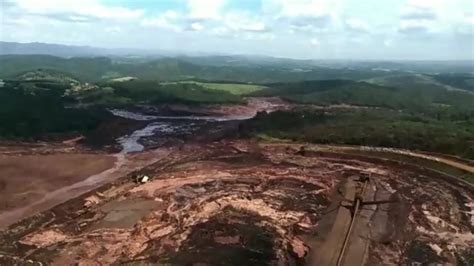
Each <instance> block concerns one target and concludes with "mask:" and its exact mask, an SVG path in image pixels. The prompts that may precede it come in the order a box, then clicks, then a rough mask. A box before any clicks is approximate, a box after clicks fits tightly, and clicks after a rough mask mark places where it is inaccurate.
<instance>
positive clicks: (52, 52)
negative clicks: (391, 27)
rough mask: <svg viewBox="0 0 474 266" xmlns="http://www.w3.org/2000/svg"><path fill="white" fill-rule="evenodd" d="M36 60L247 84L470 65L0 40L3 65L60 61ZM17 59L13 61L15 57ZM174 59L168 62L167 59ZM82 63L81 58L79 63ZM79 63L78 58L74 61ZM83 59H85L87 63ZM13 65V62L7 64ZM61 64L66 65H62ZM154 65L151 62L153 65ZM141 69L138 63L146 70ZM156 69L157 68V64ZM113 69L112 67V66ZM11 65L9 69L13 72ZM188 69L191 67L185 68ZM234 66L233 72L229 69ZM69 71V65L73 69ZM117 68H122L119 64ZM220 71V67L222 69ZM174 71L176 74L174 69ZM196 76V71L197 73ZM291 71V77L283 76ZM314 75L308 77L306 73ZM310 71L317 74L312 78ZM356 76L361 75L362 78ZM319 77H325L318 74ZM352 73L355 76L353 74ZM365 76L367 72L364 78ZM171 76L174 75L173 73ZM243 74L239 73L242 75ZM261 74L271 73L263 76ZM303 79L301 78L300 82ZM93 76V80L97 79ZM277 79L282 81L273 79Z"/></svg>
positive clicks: (460, 69)
mask: <svg viewBox="0 0 474 266" xmlns="http://www.w3.org/2000/svg"><path fill="white" fill-rule="evenodd" d="M39 55H41V56H55V57H60V58H63V59H73V58H74V57H83V58H84V57H88V58H93V57H109V58H112V59H113V60H112V61H113V62H114V63H120V64H123V63H133V64H136V63H144V64H145V65H146V69H142V70H143V71H145V72H149V71H150V70H151V69H152V68H155V67H156V66H153V63H152V62H151V61H154V60H158V59H166V60H165V63H166V65H169V64H170V62H173V63H171V65H175V64H176V63H177V62H180V65H179V66H180V67H182V66H183V64H184V65H186V64H191V65H193V66H192V67H191V68H194V67H195V66H196V65H197V66H201V67H202V66H205V67H207V70H208V71H206V72H207V73H208V74H210V75H209V76H213V77H214V76H215V75H214V74H213V72H212V71H214V72H227V74H225V75H217V77H214V78H222V79H224V80H229V79H231V78H235V77H237V78H238V79H237V80H245V81H249V80H248V79H246V78H239V73H238V72H239V70H240V71H241V70H242V69H246V70H247V71H245V72H249V74H254V73H255V72H258V73H259V74H260V76H261V77H260V78H258V79H256V80H255V79H250V80H251V81H268V80H272V81H275V79H274V77H272V76H274V75H275V73H277V72H278V73H279V74H278V75H280V73H283V74H284V76H287V75H290V76H294V77H298V78H296V80H306V79H308V78H312V79H321V78H350V79H354V78H367V77H373V73H377V75H375V76H380V75H381V74H384V75H393V74H396V73H406V74H407V73H426V74H439V73H467V74H469V75H474V62H473V61H354V60H300V59H290V58H276V57H270V56H257V55H211V54H204V53H198V52H194V53H180V52H173V51H165V50H159V49H150V50H146V49H128V48H124V49H109V48H99V47H91V46H72V45H62V44H50V43H39V42H33V43H17V42H2V41H0V56H2V58H0V59H1V60H3V62H2V64H5V60H13V59H15V60H14V61H15V63H19V62H18V61H20V62H22V64H25V65H22V66H23V67H24V66H26V65H31V64H32V62H35V63H34V65H35V67H39V66H43V67H52V66H51V65H50V64H48V62H49V63H51V62H53V61H54V62H60V61H61V59H60V58H55V59H53V58H47V57H43V58H41V57H38V56H39ZM15 56H19V57H18V58H14V57H15ZM171 58H172V59H174V60H170V59H171ZM84 60H85V59H84ZM79 61H81V60H79ZM86 61H87V60H86ZM75 62H77V60H71V62H69V63H67V64H66V68H71V67H72V66H71V64H73V65H74V63H75ZM12 63H13V62H12ZM62 63H65V62H62ZM155 63H156V62H155ZM2 64H0V72H2V74H5V71H4V70H5V69H2V68H3V67H2V66H1V65H2ZM145 65H142V67H143V66H145ZM160 65H161V64H160ZM116 66H117V65H116ZM12 67H13V68H12ZM12 67H5V68H10V70H12V71H15V72H18V71H21V70H30V69H29V68H28V69H23V67H19V65H16V64H14V65H13V66H12ZM62 67H64V66H61V64H56V65H54V68H59V70H62V69H61V68H62ZM81 67H82V66H81ZM188 67H190V66H188ZM229 67H230V68H234V69H229ZM72 68H74V67H72ZM119 68H121V67H120V66H119ZM222 68H225V69H222ZM109 71H116V72H118V73H122V72H123V71H119V70H118V69H115V70H113V69H109ZM178 72H179V71H178ZM191 72H192V73H187V71H183V70H181V74H183V75H184V74H185V73H186V74H189V75H191V76H194V78H209V76H208V75H205V77H202V76H199V75H197V76H196V75H195V74H202V73H195V71H191ZM199 72H201V71H199ZM288 72H291V73H288ZM311 72H313V73H311ZM315 72H317V73H318V74H317V75H315ZM361 72H364V73H363V74H362V75H360V74H361ZM321 73H324V74H323V75H321ZM328 73H331V74H330V75H326V74H328ZM354 73H357V74H355V75H354ZM367 73H371V74H369V75H367ZM175 74H176V73H175ZM241 74H242V73H241ZM265 75H271V76H270V77H269V76H265ZM302 77H304V78H302ZM96 78H97V77H96ZM277 80H278V81H279V80H281V79H277Z"/></svg>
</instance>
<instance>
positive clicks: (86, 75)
mask: <svg viewBox="0 0 474 266" xmlns="http://www.w3.org/2000/svg"><path fill="white" fill-rule="evenodd" d="M0 61H1V62H2V63H1V64H0V78H1V79H13V78H14V77H15V76H17V75H18V74H20V73H23V72H25V71H32V70H37V69H47V70H56V71H62V72H65V73H71V74H74V76H75V77H77V79H79V80H80V81H83V82H98V81H103V80H108V79H113V78H117V77H124V76H132V77H137V78H138V79H142V80H156V81H181V80H196V79H199V80H206V81H232V82H253V83H269V82H288V81H301V80H316V79H331V78H346V79H367V78H372V77H374V76H375V77H377V76H384V75H386V73H385V72H381V71H371V70H348V69H333V68H327V67H317V66H307V69H306V68H305V69H299V68H288V66H283V65H279V64H277V63H275V64H270V65H267V66H261V65H259V64H244V65H234V64H228V65H226V66H219V65H212V64H211V65H209V64H206V63H205V62H202V61H205V60H189V58H160V59H153V60H136V61H133V60H120V59H117V58H115V59H111V58H106V57H95V58H82V57H73V58H60V57H55V56H47V55H3V56H0Z"/></svg>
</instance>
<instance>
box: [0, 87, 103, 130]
mask: <svg viewBox="0 0 474 266" xmlns="http://www.w3.org/2000/svg"><path fill="white" fill-rule="evenodd" d="M67 88H68V86H67V85H64V84H60V83H48V82H43V83H32V82H11V81H10V82H6V84H5V85H4V86H3V87H1V88H0V137H2V138H8V139H15V138H21V139H36V138H44V137H49V136H51V134H56V133H58V134H59V133H73V132H76V133H85V132H88V131H90V130H92V129H94V128H95V127H97V126H98V124H99V123H100V121H101V120H102V116H103V113H101V112H98V111H96V110H94V111H93V110H84V109H72V108H66V107H65V106H64V105H65V103H67V102H70V101H72V99H69V98H67V97H64V96H63V95H64V93H65V91H66V89H67Z"/></svg>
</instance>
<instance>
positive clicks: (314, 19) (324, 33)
mask: <svg viewBox="0 0 474 266" xmlns="http://www.w3.org/2000/svg"><path fill="white" fill-rule="evenodd" d="M0 5H1V11H0V16H1V17H0V19H1V24H0V39H1V40H2V41H18V42H48V43H60V44H72V45H90V46H98V47H108V48H142V49H160V50H169V51H177V52H189V53H216V54H252V55H270V56H278V57H292V58H315V59H368V60H374V59H398V60H406V59H412V60H415V59H427V60H429V59H457V60H466V59H474V0H155V1H153V0H135V1H133V0H115V1H114V0H81V1H73V0H0Z"/></svg>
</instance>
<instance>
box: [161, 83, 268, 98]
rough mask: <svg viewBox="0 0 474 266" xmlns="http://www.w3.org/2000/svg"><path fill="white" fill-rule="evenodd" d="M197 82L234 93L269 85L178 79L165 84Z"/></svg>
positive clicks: (238, 93)
mask: <svg viewBox="0 0 474 266" xmlns="http://www.w3.org/2000/svg"><path fill="white" fill-rule="evenodd" d="M177 83H178V84H179V83H186V84H197V85H199V86H202V87H204V88H206V89H210V90H218V91H225V92H229V93H231V94H234V95H247V94H250V93H253V92H256V91H260V90H263V89H266V88H267V87H265V86H261V85H255V84H241V83H207V82H198V81H177V82H167V83H165V84H177Z"/></svg>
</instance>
